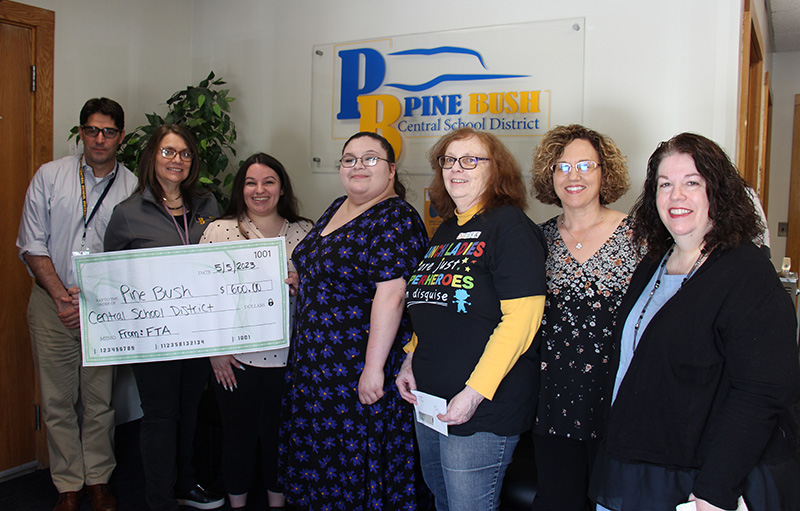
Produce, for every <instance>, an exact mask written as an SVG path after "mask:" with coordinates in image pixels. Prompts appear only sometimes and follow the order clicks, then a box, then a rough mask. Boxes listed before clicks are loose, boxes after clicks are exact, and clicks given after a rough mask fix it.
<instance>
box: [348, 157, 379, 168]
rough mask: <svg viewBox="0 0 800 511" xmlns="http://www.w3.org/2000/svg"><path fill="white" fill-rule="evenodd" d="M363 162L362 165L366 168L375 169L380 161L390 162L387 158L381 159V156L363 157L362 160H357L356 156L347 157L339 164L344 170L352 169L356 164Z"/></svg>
mask: <svg viewBox="0 0 800 511" xmlns="http://www.w3.org/2000/svg"><path fill="white" fill-rule="evenodd" d="M358 160H361V163H362V164H363V165H364V166H365V167H374V166H375V165H377V164H378V160H383V161H385V162H387V163H388V162H389V160H387V159H386V158H381V157H380V156H362V157H361V158H356V157H355V156H345V157H344V158H342V159H341V160H339V164H341V166H342V167H343V168H346V169H351V168H353V167H355V166H356V162H357V161H358Z"/></svg>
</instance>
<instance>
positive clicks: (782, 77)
mask: <svg viewBox="0 0 800 511" xmlns="http://www.w3.org/2000/svg"><path fill="white" fill-rule="evenodd" d="M770 80H771V82H772V148H771V151H772V152H771V153H770V154H771V156H770V158H771V159H770V181H769V212H768V215H767V216H768V218H769V230H770V234H771V235H772V262H773V264H775V266H776V267H778V268H780V263H781V259H782V258H783V256H784V255H786V238H779V237H778V222H787V221H788V218H789V180H790V176H791V159H792V133H793V124H794V95H795V94H800V51H795V52H782V53H775V54H773V55H772V73H770ZM794 220H795V221H798V220H799V219H794ZM797 265H798V261H792V267H793V268H794V269H795V270H794V271H797V270H796V268H797Z"/></svg>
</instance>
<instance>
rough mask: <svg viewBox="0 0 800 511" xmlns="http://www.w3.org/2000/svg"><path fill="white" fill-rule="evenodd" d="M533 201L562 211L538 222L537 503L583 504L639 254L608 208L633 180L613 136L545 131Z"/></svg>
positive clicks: (553, 506) (568, 508)
mask: <svg viewBox="0 0 800 511" xmlns="http://www.w3.org/2000/svg"><path fill="white" fill-rule="evenodd" d="M531 173H532V174H533V188H534V194H535V196H536V198H537V199H539V200H540V201H541V202H543V203H545V204H554V205H556V206H560V207H561V208H562V210H563V213H562V214H560V215H558V216H556V217H554V218H551V219H550V220H548V221H547V222H545V223H543V224H541V225H540V227H541V229H542V232H543V234H544V236H545V240H546V243H547V247H548V255H547V261H546V263H545V269H546V271H547V287H548V289H547V301H546V303H545V312H544V318H543V319H542V327H541V330H540V331H541V333H542V345H541V383H540V390H539V404H538V408H537V413H536V422H535V425H534V428H533V433H534V435H533V439H534V449H535V456H536V466H537V469H538V473H539V482H538V489H537V494H536V499H535V501H534V509H536V510H537V511H543V510H554V511H584V510H588V509H590V502H589V499H588V497H587V488H588V484H589V476H590V472H591V469H592V465H593V464H594V458H595V454H596V453H597V447H598V444H599V441H600V437H601V435H602V424H601V423H602V414H603V410H604V407H603V396H604V395H605V389H606V387H607V385H609V384H611V382H613V379H612V377H613V375H609V370H608V367H609V364H608V362H609V358H610V355H611V351H612V344H611V335H612V333H613V330H614V321H615V317H616V311H617V307H618V306H619V303H620V301H621V300H622V296H623V295H624V294H625V291H626V290H627V288H628V283H629V282H630V278H631V275H632V274H633V270H634V269H635V268H636V264H637V263H638V262H639V260H640V259H641V255H640V251H639V250H638V249H637V248H636V247H635V245H634V244H633V242H632V237H631V235H632V232H631V228H630V224H629V221H628V218H627V216H626V215H625V214H624V213H621V212H619V211H614V210H613V209H609V208H608V207H607V205H608V204H611V203H613V202H614V201H616V200H617V199H619V198H620V197H621V196H622V195H623V194H624V193H625V192H626V191H627V190H628V187H629V179H628V170H627V165H626V162H625V157H624V156H623V155H622V153H621V152H620V150H619V149H618V148H617V146H616V145H615V144H614V142H613V141H612V140H611V139H610V138H608V137H606V136H604V135H601V134H599V133H597V132H595V131H593V130H590V129H588V128H585V127H583V126H579V125H575V124H573V125H570V126H558V127H556V128H554V129H552V130H551V131H549V132H548V133H547V134H546V135H545V136H544V138H543V139H542V142H541V143H540V144H539V147H538V150H537V152H536V155H535V158H534V163H533V167H532V169H531Z"/></svg>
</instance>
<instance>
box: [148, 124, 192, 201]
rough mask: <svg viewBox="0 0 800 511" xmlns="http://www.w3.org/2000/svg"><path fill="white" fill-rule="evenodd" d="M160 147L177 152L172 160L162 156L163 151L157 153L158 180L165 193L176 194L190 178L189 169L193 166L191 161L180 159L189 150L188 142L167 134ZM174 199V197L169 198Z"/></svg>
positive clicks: (176, 135) (156, 168)
mask: <svg viewBox="0 0 800 511" xmlns="http://www.w3.org/2000/svg"><path fill="white" fill-rule="evenodd" d="M158 147H160V148H164V149H172V150H174V151H176V154H175V156H173V157H172V158H165V157H164V155H162V154H161V150H160V149H159V150H157V151H156V162H155V170H156V179H157V180H158V183H159V184H160V185H161V188H163V189H164V191H165V192H169V193H174V191H175V190H177V189H178V187H179V186H180V184H181V183H182V182H183V181H184V179H186V178H187V177H189V168H190V167H191V166H192V162H191V161H183V160H181V158H180V153H182V152H184V151H188V150H189V146H188V145H186V141H185V140H183V138H182V137H181V136H180V135H178V134H175V133H167V134H166V135H164V137H163V138H162V139H161V141H160V142H159V145H158ZM167 198H168V199H172V198H174V197H172V196H170V197H167Z"/></svg>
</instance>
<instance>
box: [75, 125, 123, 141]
mask: <svg viewBox="0 0 800 511" xmlns="http://www.w3.org/2000/svg"><path fill="white" fill-rule="evenodd" d="M81 129H82V130H83V134H84V135H86V136H87V137H90V138H95V137H96V136H97V135H98V134H99V133H100V132H101V131H102V132H103V136H104V137H106V138H114V137H116V136H117V134H119V131H120V130H118V129H117V128H98V127H96V126H81Z"/></svg>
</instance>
